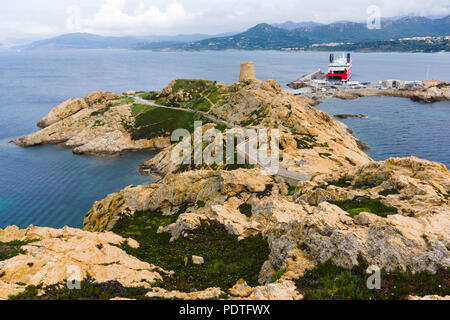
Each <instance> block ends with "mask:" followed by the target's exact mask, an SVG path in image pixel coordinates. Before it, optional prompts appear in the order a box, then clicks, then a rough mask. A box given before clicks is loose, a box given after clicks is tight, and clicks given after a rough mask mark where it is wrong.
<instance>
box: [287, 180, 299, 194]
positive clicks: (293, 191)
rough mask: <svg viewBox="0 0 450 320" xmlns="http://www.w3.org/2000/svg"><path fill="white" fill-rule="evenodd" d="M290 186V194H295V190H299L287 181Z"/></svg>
mask: <svg viewBox="0 0 450 320" xmlns="http://www.w3.org/2000/svg"><path fill="white" fill-rule="evenodd" d="M287 186H288V196H293V195H294V194H295V191H296V190H297V187H296V186H291V185H290V184H289V183H287Z"/></svg>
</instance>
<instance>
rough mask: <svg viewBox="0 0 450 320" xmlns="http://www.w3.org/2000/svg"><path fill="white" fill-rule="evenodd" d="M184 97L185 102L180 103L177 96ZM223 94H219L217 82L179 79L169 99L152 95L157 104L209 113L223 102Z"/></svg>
mask: <svg viewBox="0 0 450 320" xmlns="http://www.w3.org/2000/svg"><path fill="white" fill-rule="evenodd" d="M181 93H182V95H183V98H184V99H185V101H180V99H179V98H178V97H177V94H181ZM222 96H223V94H222V93H220V92H219V87H218V86H217V82H215V81H209V80H198V79H178V80H175V84H174V85H173V87H172V92H171V94H170V95H169V97H166V98H159V99H158V98H157V97H156V95H154V94H153V95H151V97H153V99H152V100H155V103H157V104H160V105H164V106H173V107H180V108H186V109H194V110H199V111H204V112H208V111H209V110H210V109H211V107H212V106H213V104H217V103H219V102H220V101H221V99H222ZM181 100H182V99H181Z"/></svg>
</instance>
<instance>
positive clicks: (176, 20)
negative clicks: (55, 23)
mask: <svg viewBox="0 0 450 320" xmlns="http://www.w3.org/2000/svg"><path fill="white" fill-rule="evenodd" d="M125 8H126V0H105V1H104V3H103V4H102V6H101V7H100V10H99V11H98V12H97V13H96V14H95V15H94V16H93V17H90V18H88V19H85V20H82V21H81V25H82V28H83V30H88V31H99V32H103V33H104V32H107V33H121V34H125V33H140V34H141V33H145V34H152V33H155V32H157V33H158V32H160V31H162V30H165V31H170V29H171V28H177V27H180V26H183V25H186V24H189V23H190V22H191V21H192V20H193V19H195V18H196V16H198V14H195V13H188V12H187V11H186V10H185V8H184V6H183V5H182V4H181V3H179V2H177V1H173V2H171V3H169V4H168V5H167V6H166V8H159V7H157V6H155V5H150V6H146V5H145V3H144V2H141V3H140V6H139V7H138V8H137V9H136V10H134V12H133V13H131V14H129V13H126V12H125Z"/></svg>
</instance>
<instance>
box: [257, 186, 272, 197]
mask: <svg viewBox="0 0 450 320" xmlns="http://www.w3.org/2000/svg"><path fill="white" fill-rule="evenodd" d="M272 189H273V184H268V185H267V186H266V189H265V190H264V191H262V192H258V193H257V197H258V198H259V199H262V198H264V197H270V196H271V195H272Z"/></svg>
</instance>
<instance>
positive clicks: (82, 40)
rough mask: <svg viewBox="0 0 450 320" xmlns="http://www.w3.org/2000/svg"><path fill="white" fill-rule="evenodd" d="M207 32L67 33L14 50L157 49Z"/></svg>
mask: <svg viewBox="0 0 450 320" xmlns="http://www.w3.org/2000/svg"><path fill="white" fill-rule="evenodd" d="M233 34H235V33H224V34H220V35H216V37H217V36H219V37H220V36H229V35H233ZM211 37H212V36H211V35H207V34H189V35H176V36H148V37H135V36H124V37H108V36H100V35H96V34H90V33H69V34H64V35H61V36H58V37H54V38H50V39H45V40H40V41H34V42H32V43H30V44H26V45H20V46H15V47H13V49H16V50H63V49H108V48H116V49H118V48H119V49H155V48H156V49H158V48H162V47H167V46H173V45H176V44H182V43H186V42H192V41H200V40H203V39H207V38H211Z"/></svg>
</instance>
